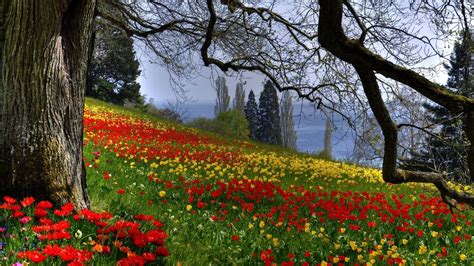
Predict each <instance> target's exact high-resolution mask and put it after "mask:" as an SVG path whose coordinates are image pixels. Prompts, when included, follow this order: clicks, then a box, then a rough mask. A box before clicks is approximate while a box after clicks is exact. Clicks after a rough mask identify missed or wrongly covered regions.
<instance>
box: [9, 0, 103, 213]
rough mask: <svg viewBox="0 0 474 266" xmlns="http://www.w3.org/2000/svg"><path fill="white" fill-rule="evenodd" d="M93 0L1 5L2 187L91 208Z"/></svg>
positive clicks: (20, 0)
mask: <svg viewBox="0 0 474 266" xmlns="http://www.w3.org/2000/svg"><path fill="white" fill-rule="evenodd" d="M94 10H95V0H76V1H73V0H42V1H39V0H14V1H13V0H2V2H1V3H0V16H1V18H0V54H1V57H0V59H1V63H2V64H1V66H0V75H1V76H0V78H1V79H0V193H1V194H2V195H12V196H17V197H24V196H34V197H35V198H37V199H46V200H50V201H52V202H54V203H55V204H63V203H66V202H72V203H74V205H75V206H76V207H77V208H84V207H87V206H88V204H89V203H88V197H87V192H86V181H85V168H84V165H83V161H82V138H83V109H84V90H85V77H86V70H87V58H88V50H89V41H90V32H91V29H92V22H93V19H94Z"/></svg>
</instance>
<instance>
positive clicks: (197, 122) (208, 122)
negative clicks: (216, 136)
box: [187, 117, 217, 133]
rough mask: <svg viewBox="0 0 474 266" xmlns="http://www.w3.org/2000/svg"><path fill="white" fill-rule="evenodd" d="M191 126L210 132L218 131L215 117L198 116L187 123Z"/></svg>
mask: <svg viewBox="0 0 474 266" xmlns="http://www.w3.org/2000/svg"><path fill="white" fill-rule="evenodd" d="M187 125H188V126H190V127H194V128H197V129H201V130H203V131H208V132H214V133H215V132H216V131H217V129H216V123H215V120H214V119H210V118H204V117H198V118H195V119H193V120H192V121H191V122H189V123H188V124H187Z"/></svg>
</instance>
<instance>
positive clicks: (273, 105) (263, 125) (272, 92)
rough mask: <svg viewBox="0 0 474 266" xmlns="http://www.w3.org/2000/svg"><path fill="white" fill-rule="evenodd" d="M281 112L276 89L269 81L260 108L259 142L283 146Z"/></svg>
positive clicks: (263, 92)
mask: <svg viewBox="0 0 474 266" xmlns="http://www.w3.org/2000/svg"><path fill="white" fill-rule="evenodd" d="M279 110H280V108H279V104H278V96H277V93H276V89H275V87H274V86H273V84H272V82H271V81H267V82H266V83H265V85H264V89H263V91H262V93H261V94H260V100H259V106H258V124H259V125H258V129H257V139H258V140H260V141H262V142H265V143H269V144H276V145H281V144H282V137H281V127H280V111H279Z"/></svg>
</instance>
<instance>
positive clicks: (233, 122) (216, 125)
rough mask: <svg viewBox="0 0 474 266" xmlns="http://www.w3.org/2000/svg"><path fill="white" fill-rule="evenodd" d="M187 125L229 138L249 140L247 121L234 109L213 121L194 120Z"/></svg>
mask: <svg viewBox="0 0 474 266" xmlns="http://www.w3.org/2000/svg"><path fill="white" fill-rule="evenodd" d="M188 125H189V126H191V127H194V128H198V129H202V130H204V131H209V132H213V133H216V134H219V135H221V136H225V137H229V138H235V139H240V140H246V139H248V138H249V129H248V127H249V125H248V122H247V119H246V118H245V116H244V115H243V114H242V113H240V112H239V111H238V110H235V109H234V110H230V111H227V112H221V113H219V115H218V116H217V117H216V118H215V119H208V118H197V119H194V120H193V121H191V122H190V123H189V124H188Z"/></svg>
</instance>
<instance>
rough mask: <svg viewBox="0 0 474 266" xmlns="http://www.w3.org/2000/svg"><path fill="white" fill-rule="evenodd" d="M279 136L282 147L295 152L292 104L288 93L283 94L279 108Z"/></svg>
mask: <svg viewBox="0 0 474 266" xmlns="http://www.w3.org/2000/svg"><path fill="white" fill-rule="evenodd" d="M280 113H281V119H280V123H281V136H282V144H283V147H286V148H290V149H295V150H296V138H297V136H296V131H295V126H294V123H293V103H292V100H291V94H290V92H289V91H285V92H283V97H282V100H281V106H280Z"/></svg>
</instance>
